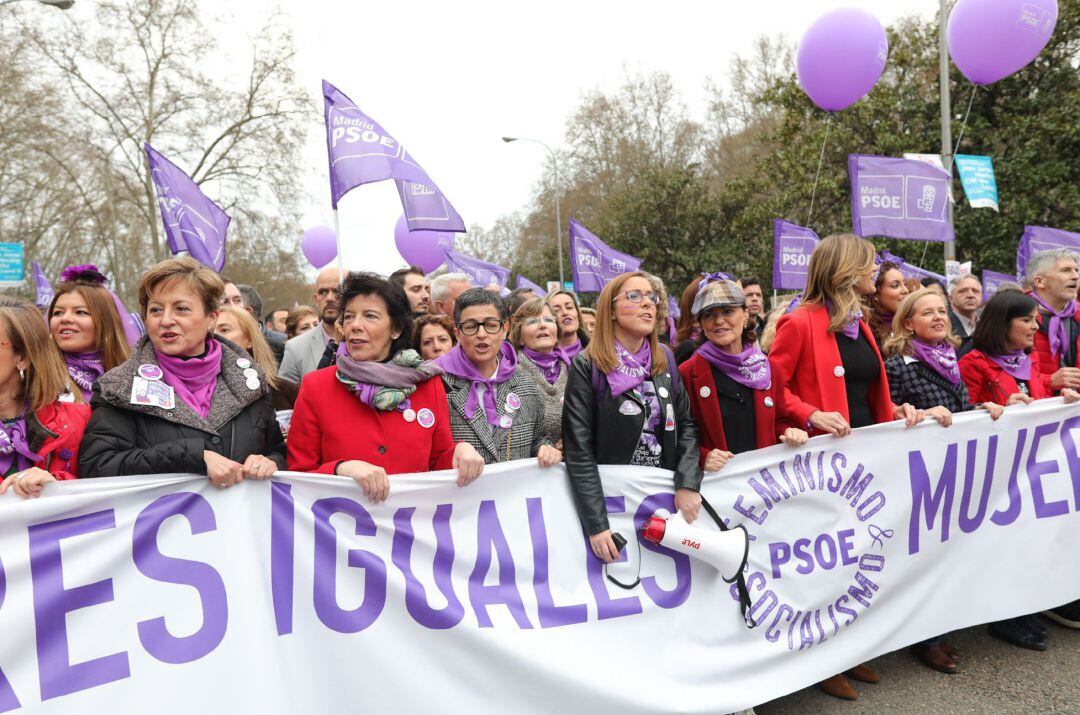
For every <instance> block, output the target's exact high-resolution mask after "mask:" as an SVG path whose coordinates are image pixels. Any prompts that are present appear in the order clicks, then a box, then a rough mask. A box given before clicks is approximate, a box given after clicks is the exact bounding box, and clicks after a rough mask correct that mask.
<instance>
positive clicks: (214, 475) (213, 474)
mask: <svg viewBox="0 0 1080 715" xmlns="http://www.w3.org/2000/svg"><path fill="white" fill-rule="evenodd" d="M203 461H204V462H206V478H207V479H209V480H210V483H211V484H213V485H214V486H215V487H221V488H222V489H224V488H226V487H231V486H232V485H233V484H236V483H237V482H239V481H240V480H242V479H243V478H244V465H242V464H240V463H239V462H234V461H232V460H231V459H229V458H228V457H225V456H222V455H220V454H218V453H217V452H211V451H210V450H209V449H204V450H203Z"/></svg>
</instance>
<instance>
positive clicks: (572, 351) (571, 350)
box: [556, 338, 581, 360]
mask: <svg viewBox="0 0 1080 715" xmlns="http://www.w3.org/2000/svg"><path fill="white" fill-rule="evenodd" d="M556 349H558V350H562V351H563V352H564V353H565V354H566V359H567V360H573V359H574V358H576V357H577V355H578V353H579V352H581V339H580V338H578V340H577V342H575V343H574V344H573V345H569V346H567V347H565V348H563V347H558V346H556Z"/></svg>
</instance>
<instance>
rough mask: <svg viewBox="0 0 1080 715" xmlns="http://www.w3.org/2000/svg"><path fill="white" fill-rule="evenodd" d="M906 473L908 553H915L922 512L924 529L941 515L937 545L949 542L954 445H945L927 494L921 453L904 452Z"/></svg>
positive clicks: (932, 526) (953, 490) (954, 486)
mask: <svg viewBox="0 0 1080 715" xmlns="http://www.w3.org/2000/svg"><path fill="white" fill-rule="evenodd" d="M908 473H909V479H910V481H911V520H910V522H909V525H908V553H909V554H917V553H919V531H920V529H921V522H922V521H923V520H921V519H920V518H919V515H920V513H921V512H922V510H923V509H925V510H926V517H925V522H926V529H927V530H928V531H929V530H931V529H933V528H934V522H935V521H936V518H935V517H936V515H937V514H938V512H939V511H940V512H941V543H945V542H946V541H948V540H949V521H950V520H951V518H952V503H953V494H954V493H955V492H956V443H955V442H954V443H952V444H950V445H949V446H948V449H947V450H946V452H945V464H944V465H943V466H942V468H941V478H940V479H939V480H938V483H937V487H936V488H935V489H933V494H932V495H931V487H930V474H929V473H928V472H927V470H926V463H925V462H924V461H923V456H922V452H919V451H912V452H908Z"/></svg>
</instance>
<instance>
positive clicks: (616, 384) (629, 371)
mask: <svg viewBox="0 0 1080 715" xmlns="http://www.w3.org/2000/svg"><path fill="white" fill-rule="evenodd" d="M615 357H616V358H618V360H619V362H618V364H617V365H615V369H614V370H612V371H611V372H609V373H608V374H607V380H608V385H609V386H610V387H611V396H612V397H618V396H619V395H621V394H622V393H624V392H626V391H628V390H633V389H634V388H635V387H637V386H638V385H640V384H641V383H643V382H645V379H646V378H648V377H649V374H650V373H651V372H652V351H651V350H650V348H649V341H648V340H643V341H642V343H641V349H640V350H638V351H637V352H636V353H633V354H631V353H630V351H629V350H627V349H626V348H624V347H623V346H622V343H620V342H619V341H618V340H616V341H615Z"/></svg>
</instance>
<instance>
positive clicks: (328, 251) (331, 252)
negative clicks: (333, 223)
mask: <svg viewBox="0 0 1080 715" xmlns="http://www.w3.org/2000/svg"><path fill="white" fill-rule="evenodd" d="M300 250H301V251H302V252H303V254H304V258H306V259H307V260H308V263H310V264H311V265H313V266H315V267H316V268H322V267H323V266H325V265H328V264H329V263H330V261H332V260H334V258H336V257H337V236H336V235H335V234H334V229H332V228H330V227H329V226H312V227H311V228H309V229H308V230H307V231H304V237H303V238H302V239H301V240H300Z"/></svg>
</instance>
